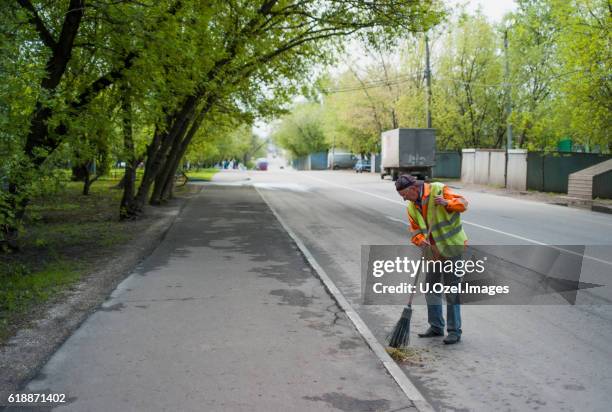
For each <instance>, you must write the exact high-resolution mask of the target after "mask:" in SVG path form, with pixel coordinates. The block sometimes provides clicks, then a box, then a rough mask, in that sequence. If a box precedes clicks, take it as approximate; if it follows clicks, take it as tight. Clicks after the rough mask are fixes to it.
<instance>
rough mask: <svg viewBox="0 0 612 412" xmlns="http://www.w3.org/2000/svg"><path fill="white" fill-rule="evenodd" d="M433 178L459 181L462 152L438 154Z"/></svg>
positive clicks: (442, 152)
mask: <svg viewBox="0 0 612 412" xmlns="http://www.w3.org/2000/svg"><path fill="white" fill-rule="evenodd" d="M433 177H446V178H450V179H459V178H460V177H461V152H444V151H440V152H436V157H435V166H434V168H433Z"/></svg>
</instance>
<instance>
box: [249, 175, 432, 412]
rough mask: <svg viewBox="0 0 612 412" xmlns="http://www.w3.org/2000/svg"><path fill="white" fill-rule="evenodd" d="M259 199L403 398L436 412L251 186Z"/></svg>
mask: <svg viewBox="0 0 612 412" xmlns="http://www.w3.org/2000/svg"><path fill="white" fill-rule="evenodd" d="M253 187H254V188H255V190H256V191H257V193H259V196H260V197H261V198H262V199H263V201H264V202H266V204H267V205H268V207H269V208H270V210H271V211H272V213H273V214H274V216H275V217H276V219H277V220H278V222H279V223H280V225H281V226H282V227H283V229H285V231H286V232H287V234H288V235H289V236H290V237H291V239H293V241H294V242H295V244H296V245H297V247H298V248H299V249H300V251H301V252H302V254H303V255H304V257H306V260H307V261H308V263H309V264H310V266H312V268H313V269H314V271H315V272H316V273H317V275H318V276H319V279H321V282H323V285H324V286H325V289H327V291H328V292H329V293H330V295H331V296H332V297H333V299H334V300H335V301H336V303H337V304H338V306H340V308H341V309H342V310H343V311H344V312H345V313H346V315H347V317H348V318H349V319H350V320H351V322H352V323H353V325H354V326H355V328H356V329H357V331H358V332H359V334H360V335H361V337H362V338H363V340H365V341H366V343H367V345H368V346H369V347H370V349H371V350H372V352H374V354H375V355H376V356H377V357H378V359H379V360H380V361H381V362H382V364H383V366H384V367H385V369H387V371H388V372H389V374H390V375H391V377H393V379H394V380H395V382H396V383H397V385H398V386H399V387H400V389H401V390H402V392H404V394H405V395H406V397H407V398H408V399H409V400H410V401H411V402H412V404H413V405H414V406H415V407H416V408H417V409H418V410H419V411H422V412H432V411H434V410H435V409H434V408H433V407H432V406H431V405H430V404H429V402H427V400H426V399H425V397H424V396H423V394H422V393H421V392H420V391H419V390H418V389H417V387H416V386H414V384H413V383H412V381H411V380H410V378H408V376H406V374H405V373H404V371H403V370H402V369H401V368H400V367H399V366H398V365H397V363H396V362H395V361H394V360H393V359H391V357H390V356H389V354H388V353H387V351H386V350H385V348H384V347H383V346H382V345H381V344H380V343H379V342H378V339H376V337H375V336H374V334H373V333H372V331H371V330H370V328H368V326H367V325H366V324H365V322H364V321H363V319H361V316H359V314H358V313H357V312H356V311H355V310H354V309H353V307H352V306H351V304H350V303H349V302H348V300H347V299H346V298H345V297H344V295H343V294H342V292H341V291H340V289H338V287H337V286H336V285H335V284H334V282H333V281H332V280H331V278H330V277H329V276H328V275H327V272H325V270H324V269H323V267H321V265H319V263H318V262H317V261H316V259H315V258H314V256H313V255H312V253H310V251H309V250H308V248H307V247H306V245H305V244H304V242H302V240H301V239H300V238H299V237H298V236H297V235H296V234H295V233H294V232H293V230H292V229H291V228H290V227H289V226H288V225H287V224H286V223H285V221H284V220H283V219H282V218H281V217H280V215H279V214H278V212H277V211H276V209H275V208H274V207H273V206H272V204H271V203H270V202H269V201H268V199H266V197H265V196H264V195H263V193H262V192H261V191H260V190H259V189H258V188H257V186H253Z"/></svg>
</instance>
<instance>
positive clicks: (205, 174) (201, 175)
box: [187, 168, 219, 182]
mask: <svg viewBox="0 0 612 412" xmlns="http://www.w3.org/2000/svg"><path fill="white" fill-rule="evenodd" d="M218 171H219V169H215V168H210V169H202V170H198V171H189V172H187V176H188V177H189V179H192V180H204V181H207V182H208V181H210V180H211V179H212V177H213V176H214V175H215V173H217V172H218Z"/></svg>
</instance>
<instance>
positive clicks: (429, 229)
mask: <svg viewBox="0 0 612 412" xmlns="http://www.w3.org/2000/svg"><path fill="white" fill-rule="evenodd" d="M430 235H431V227H429V228H427V237H426V238H425V240H426V241H427V242H429V236H430ZM430 247H431V246H430ZM422 256H425V251H424V250H423V251H422V252H421V257H422ZM423 262H425V260H424V261H423ZM424 271H425V270H424V269H423V268H421V270H419V272H418V273H417V274H416V276H415V277H414V282H413V283H412V285H413V286H416V284H417V282H418V281H419V275H420V274H421V272H424ZM414 295H416V290H415V291H414V293H411V294H410V297H409V298H408V306H411V305H412V300H413V299H414Z"/></svg>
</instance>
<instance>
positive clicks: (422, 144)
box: [380, 128, 436, 181]
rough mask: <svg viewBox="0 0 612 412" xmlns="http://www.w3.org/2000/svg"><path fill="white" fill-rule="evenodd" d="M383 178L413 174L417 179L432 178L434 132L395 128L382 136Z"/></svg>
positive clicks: (381, 172) (431, 130)
mask: <svg viewBox="0 0 612 412" xmlns="http://www.w3.org/2000/svg"><path fill="white" fill-rule="evenodd" d="M380 147H381V158H382V162H381V169H380V178H381V179H384V178H385V176H391V178H392V179H393V181H396V180H397V178H398V177H399V175H400V174H411V175H413V176H415V177H417V178H418V179H421V180H427V179H429V178H431V172H432V169H433V166H434V158H435V153H436V131H435V129H407V128H400V129H393V130H387V131H385V132H383V133H382V134H381V145H380Z"/></svg>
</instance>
